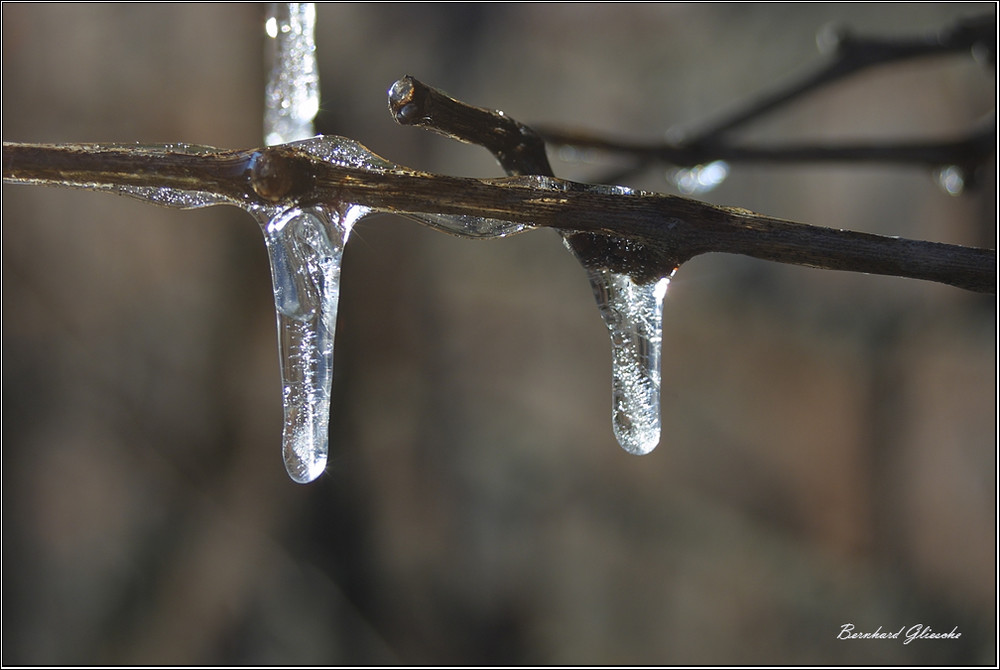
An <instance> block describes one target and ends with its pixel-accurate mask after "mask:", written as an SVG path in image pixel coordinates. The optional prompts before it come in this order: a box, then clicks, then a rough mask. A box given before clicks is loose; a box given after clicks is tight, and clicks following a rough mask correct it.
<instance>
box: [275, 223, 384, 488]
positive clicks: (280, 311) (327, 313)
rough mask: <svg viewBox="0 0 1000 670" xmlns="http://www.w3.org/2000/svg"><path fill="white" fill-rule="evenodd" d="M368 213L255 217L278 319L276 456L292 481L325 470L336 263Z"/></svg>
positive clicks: (336, 296)
mask: <svg viewBox="0 0 1000 670" xmlns="http://www.w3.org/2000/svg"><path fill="white" fill-rule="evenodd" d="M368 211H369V210H368V209H366V208H364V207H360V206H356V205H341V206H340V207H339V208H330V207H325V206H324V207H310V208H306V209H299V208H297V207H293V208H291V209H288V210H286V211H284V212H279V213H277V214H275V213H273V212H271V211H266V210H262V211H261V212H260V213H258V220H259V221H260V222H261V225H262V227H263V228H264V234H265V237H266V239H267V250H268V255H269V257H270V259H271V277H272V280H273V283H274V304H275V308H276V311H277V317H278V346H279V353H280V361H281V379H282V402H283V405H284V414H285V420H284V428H283V435H282V456H283V458H284V462H285V469H286V470H287V471H288V474H289V476H290V477H291V478H292V479H293V480H295V481H296V482H300V483H305V482H311V481H312V480H314V479H316V478H317V477H319V476H320V475H321V474H322V473H323V471H324V469H325V468H326V460H327V454H328V451H329V421H330V392H331V389H332V385H333V342H334V335H335V332H336V325H337V304H338V301H339V299H340V268H341V260H342V258H343V253H344V246H345V245H346V244H347V238H348V236H349V235H350V233H351V229H352V228H353V227H354V224H355V223H356V222H357V221H358V220H359V219H361V218H362V217H363V216H364V215H365V214H367V213H368Z"/></svg>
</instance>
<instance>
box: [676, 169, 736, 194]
mask: <svg viewBox="0 0 1000 670" xmlns="http://www.w3.org/2000/svg"><path fill="white" fill-rule="evenodd" d="M728 176H729V163H727V162H726V161H712V162H711V163H707V164H705V165H695V166H694V167H690V168H674V169H671V170H668V171H667V181H669V182H670V183H672V184H673V185H674V186H676V187H677V190H678V191H680V192H681V193H684V194H685V195H699V194H702V193H708V192H709V191H712V190H714V189H715V188H716V187H717V186H719V184H721V183H722V182H724V181H725V180H726V177H728Z"/></svg>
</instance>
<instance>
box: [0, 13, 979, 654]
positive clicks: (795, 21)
mask: <svg viewBox="0 0 1000 670" xmlns="http://www.w3.org/2000/svg"><path fill="white" fill-rule="evenodd" d="M2 11H3V23H2V33H3V64H2V67H3V71H2V73H3V82H2V87H3V101H2V108H3V119H2V135H3V139H4V140H6V141H23V142H67V141H108V142H113V141H119V142H133V141H142V142H149V143H155V142H174V141H185V142H192V143H201V144H210V145H214V146H220V147H228V148H237V147H250V146H258V145H260V144H261V118H262V112H261V109H262V101H263V85H264V79H265V63H264V56H263V44H264V39H263V31H262V24H263V18H264V7H263V6H262V5H225V6H222V5H200V4H199V5H185V4H177V5H169V6H168V5H156V4H154V5H141V6H140V5H57V6H49V5H40V4H29V5H25V4H14V5H11V4H7V3H5V4H4V5H3V8H2ZM984 12H985V13H990V14H993V13H995V5H993V4H992V3H987V4H961V3H947V4H944V3H941V4H893V5H877V4H852V5H821V4H812V3H810V4H800V5H796V4H793V5H781V6H778V5H756V4H747V5H713V4H709V5H657V4H643V5H628V4H617V3H616V4H613V5H519V4H515V5H507V4H501V5H491V4H485V5H430V6H429V5H405V6H397V5H389V6H383V5H378V4H375V5H322V6H320V7H319V9H318V22H319V31H318V38H317V39H318V49H319V56H320V59H321V64H320V67H321V83H322V92H323V107H322V112H321V116H320V119H319V128H320V130H321V131H322V132H324V133H335V134H340V135H345V136H349V137H352V138H354V139H356V140H358V141H360V142H362V143H364V144H366V145H367V146H369V147H370V148H372V149H373V150H374V151H376V152H377V153H379V154H381V155H383V156H386V157H387V158H389V159H391V160H393V161H395V162H397V163H400V164H403V165H408V166H411V167H415V168H419V169H424V170H429V171H436V172H442V173H447V174H455V175H467V176H483V177H486V176H498V175H500V174H501V172H500V169H499V168H498V167H497V165H496V164H495V162H494V161H493V159H492V158H491V157H490V156H489V155H488V154H486V152H485V151H483V150H481V149H478V148H476V147H468V146H462V145H459V144H457V143H454V142H451V141H449V140H447V139H445V138H442V137H438V136H436V135H433V134H429V133H426V132H423V131H420V130H416V129H412V128H401V127H397V126H396V125H395V124H394V123H393V122H392V120H391V119H390V117H389V114H388V112H387V110H386V93H385V92H386V90H387V89H388V87H389V86H390V85H391V84H392V82H393V81H394V80H395V79H397V78H398V77H400V76H402V75H404V74H412V75H414V76H416V77H417V78H419V79H421V80H423V81H425V82H427V83H429V84H432V85H434V86H437V87H439V88H443V89H445V90H446V91H448V92H449V93H451V94H452V95H454V96H456V97H459V98H461V99H463V100H466V101H468V102H470V103H473V104H478V105H482V106H489V107H495V108H501V109H503V110H505V111H506V112H507V113H508V114H510V115H512V116H514V117H515V118H518V119H520V120H523V121H525V122H528V123H531V122H537V123H546V124H549V125H561V126H572V127H583V128H589V129H593V130H597V131H602V132H606V133H608V134H611V135H614V136H620V137H626V138H631V139H639V140H641V139H646V140H649V141H657V140H659V139H660V138H662V137H663V136H664V133H665V132H666V131H668V130H669V129H671V128H677V127H681V128H684V127H694V126H696V125H697V124H698V123H699V122H704V121H707V120H708V119H711V118H712V117H713V114H718V113H720V112H722V111H724V110H726V109H729V108H732V107H733V106H735V105H739V104H740V103H741V102H742V101H745V100H747V99H748V98H750V97H752V96H753V95H754V94H755V93H756V92H759V91H761V90H763V89H766V88H768V87H771V86H774V85H776V84H778V83H780V82H782V81H787V80H788V79H789V78H791V77H794V76H796V75H799V74H802V73H804V72H807V71H809V70H810V69H811V68H813V67H818V65H819V64H820V63H821V62H822V56H821V55H820V54H819V53H818V51H817V48H816V35H817V31H818V30H820V29H821V28H822V27H823V26H826V25H828V24H830V23H831V22H836V23H840V24H843V25H846V26H849V27H851V28H855V29H857V30H858V31H859V32H863V33H866V34H885V35H902V34H908V33H913V32H919V33H922V32H925V31H932V30H935V29H938V28H940V27H942V26H944V25H946V24H947V23H948V22H950V21H952V20H954V19H956V18H957V17H960V16H968V15H970V14H976V13H984ZM995 95H996V87H995V70H994V69H992V68H990V67H989V66H985V65H983V64H980V63H977V62H976V61H975V60H973V59H972V58H969V57H951V58H944V59H936V60H927V61H913V62H909V63H904V64H898V65H893V66H888V67H884V68H880V69H877V70H872V71H870V72H869V73H866V74H864V75H862V76H859V77H857V78H855V79H852V80H847V81H844V82H842V83H838V84H836V85H833V86H830V87H828V88H827V89H825V90H823V91H821V92H818V93H816V94H815V95H812V96H811V97H809V98H807V99H804V100H802V101H801V102H800V103H799V104H797V105H795V106H794V107H793V108H789V109H788V110H787V111H785V112H782V113H781V114H777V115H775V116H774V117H773V118H768V119H767V120H766V121H761V122H760V123H757V124H755V125H754V126H753V127H750V128H748V129H747V130H746V132H744V133H741V135H740V136H741V137H743V138H745V139H746V140H747V141H751V140H752V141H755V142H761V143H776V142H779V141H781V140H792V139H796V140H805V139H813V140H816V141H836V140H848V139H877V138H882V139H886V140H888V139H901V138H911V137H927V138H934V137H947V136H951V135H953V134H958V133H960V132H962V131H964V130H965V129H967V128H969V127H971V125H972V124H974V123H975V122H977V121H978V120H979V119H981V118H982V117H983V116H984V115H987V114H989V113H990V112H991V111H992V110H993V109H994V105H995ZM552 158H553V165H554V169H555V170H556V173H557V174H558V175H559V176H563V177H568V178H575V179H580V180H586V179H588V178H592V176H593V175H596V174H600V173H602V171H604V170H605V169H606V167H607V164H605V163H602V162H601V161H602V160H603V157H601V156H597V155H588V156H576V157H575V158H574V159H573V160H568V161H567V160H562V158H561V155H560V154H558V153H553V155H552ZM570 158H573V157H570ZM581 159H583V160H581ZM588 161H591V162H588ZM629 183H630V185H632V186H635V187H639V188H644V189H648V190H657V191H666V192H669V191H670V190H671V188H672V187H671V185H670V184H669V183H668V182H667V181H665V180H664V178H663V172H662V171H651V172H649V173H647V174H645V175H643V176H641V177H639V178H636V179H634V180H632V181H631V182H629ZM979 184H980V185H979V188H978V189H976V190H972V191H970V192H967V193H966V194H964V195H962V196H961V197H953V196H950V195H948V194H946V193H945V192H944V191H943V190H942V189H940V188H939V187H938V186H937V184H936V183H935V181H934V179H933V175H932V174H931V171H929V170H927V169H925V168H920V167H913V168H900V167H891V168H889V167H883V166H836V167H830V166H789V167H753V166H744V165H738V166H734V168H733V170H732V173H731V175H730V177H729V179H728V180H727V181H726V182H725V183H724V184H722V185H721V186H720V187H719V188H718V189H717V190H715V191H713V192H712V193H710V194H707V195H705V196H703V198H704V199H706V200H709V201H711V202H716V203H720V204H726V205H734V206H740V207H746V208H749V209H753V210H756V211H760V212H763V213H766V214H770V215H774V216H778V217H783V218H789V219H793V220H798V221H806V222H810V223H815V224H821V225H826V226H831V227H835V228H851V229H856V230H864V231H869V232H876V233H882V234H887V235H901V236H906V237H913V238H919V239H932V240H936V241H942V242H952V243H960V244H969V245H978V246H988V247H992V248H995V246H996V226H995V221H996V208H995V203H996V171H995V167H994V166H992V165H991V166H987V168H986V169H985V171H984V173H983V174H982V175H980V179H979ZM2 209H3V230H2V233H3V580H4V581H3V614H4V616H3V662H4V664H10V663H16V664H27V663H44V664H50V663H52V664H62V663H70V664H87V663H138V664H158V663H191V664H197V663H225V664H230V663H244V662H246V663H257V664H272V663H276V664H296V663H390V664H391V663H493V662H507V663H723V664H730V663H732V664H735V663H824V664H834V663H928V662H929V663H962V664H971V663H984V664H995V663H996V662H997V658H996V625H997V623H996V549H995V547H996V540H997V537H996V484H997V481H996V450H995V446H996V369H997V368H996V365H997V361H996V299H995V296H980V295H976V294H972V293H969V292H966V291H962V290H959V289H954V288H950V287H946V286H940V285H936V284H932V283H928V282H920V281H914V280H903V279H897V278H888V277H875V276H864V275H855V274H847V273H837V272H824V271H818V270H809V269H804V268H795V267H786V266H779V265H776V264H769V263H765V262H761V261H756V260H752V259H746V258H742V257H736V256H725V255H711V256H703V257H699V258H696V259H694V260H692V261H690V262H689V263H687V264H686V265H685V266H684V267H682V268H681V270H680V271H679V272H678V273H677V275H676V277H675V279H674V281H673V282H672V284H671V286H670V290H669V291H668V294H667V297H666V304H665V327H664V337H663V348H664V352H663V378H664V390H663V425H664V431H663V440H662V443H661V445H660V446H659V447H658V448H657V449H656V450H655V451H654V452H653V453H652V454H651V455H648V456H643V457H635V456H630V455H628V454H627V453H625V452H624V451H622V450H621V449H620V448H619V447H618V446H617V444H616V442H615V440H614V437H613V435H612V432H611V424H610V352H609V342H608V338H607V333H606V329H605V327H604V325H603V323H602V322H601V319H600V317H599V315H598V312H597V310H596V309H595V305H594V304H593V297H592V295H591V292H590V288H589V286H588V284H587V282H586V279H585V276H584V273H583V271H582V269H581V268H580V267H579V266H578V265H577V264H576V262H575V261H574V259H573V258H572V257H571V255H570V254H569V253H567V252H566V251H565V250H564V249H563V248H562V246H561V244H560V243H559V241H558V238H557V236H556V235H555V234H554V233H552V232H551V231H537V232H531V233H528V234H524V235H520V236H516V237H514V238H510V239H507V240H501V241H492V242H476V241H469V240H462V239H457V238H451V237H449V236H446V235H442V234H440V233H437V232H434V231H431V230H428V229H425V228H422V227H420V226H419V225H417V224H415V223H412V222H409V221H407V220H404V219H400V218H397V217H392V216H381V217H377V218H372V219H368V220H366V221H365V222H363V223H362V224H361V225H360V226H359V227H358V228H356V229H355V232H354V234H353V236H352V238H351V241H350V244H349V245H348V249H347V253H346V255H345V267H344V273H343V285H342V291H343V292H342V301H341V307H340V319H339V325H338V331H337V345H336V346H337V348H336V376H335V382H334V399H333V409H332V419H331V462H330V468H329V472H328V473H327V474H326V475H325V476H324V477H323V478H322V479H321V480H320V481H318V482H316V483H313V484H310V485H307V486H301V485H297V484H294V483H292V482H291V481H290V480H289V479H288V478H287V476H286V475H285V473H284V469H283V467H282V463H281V458H280V430H281V406H280V388H279V387H280V383H279V376H278V360H277V352H276V346H275V343H276V334H275V325H274V315H273V303H272V298H271V288H270V278H269V271H268V266H267V257H266V253H265V248H264V244H263V239H262V235H261V233H260V231H259V230H258V228H257V226H256V225H255V224H254V223H253V222H252V221H251V219H250V218H249V217H248V216H246V215H245V214H243V213H242V212H239V211H237V210H234V209H230V208H219V207H216V208H210V209H206V210H199V211H190V212H183V211H174V210H168V209H160V208H157V207H153V206H151V205H147V204H143V203H140V202H134V201H131V200H128V199H124V198H115V197H111V196H108V195H105V194H95V193H88V192H82V191H68V190H59V189H52V188H41V187H27V186H11V185H4V186H3V208H2ZM846 623H853V624H854V625H855V626H856V629H857V630H859V631H874V630H875V629H876V628H878V627H879V626H881V627H882V629H883V630H898V629H899V628H900V627H904V626H905V627H907V628H909V627H910V626H913V625H917V624H924V625H929V626H931V627H932V628H933V629H934V630H935V631H951V630H952V629H953V628H954V627H956V626H957V627H958V629H959V631H960V632H961V634H962V636H961V638H960V639H958V640H951V641H940V640H938V641H929V640H924V641H918V642H914V643H912V644H909V645H904V644H902V641H842V640H837V639H836V636H837V634H838V632H840V630H841V626H842V625H844V624H846Z"/></svg>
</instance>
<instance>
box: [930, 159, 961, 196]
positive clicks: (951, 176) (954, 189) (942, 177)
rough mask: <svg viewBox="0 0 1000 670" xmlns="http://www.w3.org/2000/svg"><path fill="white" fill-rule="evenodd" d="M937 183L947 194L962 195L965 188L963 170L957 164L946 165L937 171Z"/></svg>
mask: <svg viewBox="0 0 1000 670" xmlns="http://www.w3.org/2000/svg"><path fill="white" fill-rule="evenodd" d="M936 178H937V183H938V186H940V187H941V188H942V189H943V190H944V192H945V193H947V194H948V195H956V196H957V195H962V192H963V191H964V190H965V171H964V170H963V169H962V168H960V167H958V166H957V165H948V166H946V167H943V168H941V169H939V170H938V171H937V175H936Z"/></svg>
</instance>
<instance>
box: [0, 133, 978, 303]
mask: <svg viewBox="0 0 1000 670" xmlns="http://www.w3.org/2000/svg"><path fill="white" fill-rule="evenodd" d="M326 139H327V141H334V142H336V141H337V139H336V138H326ZM307 142H309V140H307ZM345 142H349V140H345ZM352 144H353V143H352ZM353 146H355V147H360V145H356V144H354V145H353ZM360 150H361V151H365V150H364V149H363V148H361V149H360ZM367 155H371V156H374V155H373V154H367ZM375 158H377V157H375ZM373 164H375V165H377V163H373ZM382 165H383V166H384V165H391V163H388V162H387V161H384V160H383V161H382ZM265 168H266V169H265ZM3 178H4V181H6V182H16V183H35V184H50V185H57V186H72V187H78V188H91V189H94V188H96V189H101V190H112V191H117V192H121V193H123V194H124V195H135V194H134V193H132V192H129V191H128V189H124V188H122V187H123V186H125V187H143V188H148V189H180V190H187V191H191V190H197V191H199V192H206V191H208V192H211V193H214V194H215V195H216V196H217V198H218V199H217V200H216V202H227V203H230V204H234V205H238V206H245V207H249V206H262V207H263V206H268V205H274V204H276V203H286V204H287V205H288V206H291V205H292V204H298V205H300V206H308V205H311V204H316V203H323V202H327V203H330V202H352V203H355V204H357V205H361V206H365V207H370V208H373V209H377V210H380V211H386V212H396V213H400V214H439V215H454V216H468V217H482V218H486V219H491V220H498V221H508V222H512V223H515V224H523V225H526V226H547V227H553V228H562V229H570V230H574V231H579V232H594V233H604V234H608V235H615V236H618V237H621V238H625V239H628V240H634V241H635V242H637V243H641V244H643V245H645V246H646V247H648V249H649V254H648V256H647V257H644V258H634V257H632V255H631V254H630V253H628V250H627V249H623V250H622V252H621V253H620V254H619V255H616V256H615V257H611V258H608V259H607V263H608V266H609V267H610V268H612V269H618V270H624V271H627V272H628V273H629V274H632V275H633V276H637V277H642V276H646V277H661V276H666V275H669V273H670V272H671V271H672V270H673V268H675V267H676V266H677V265H679V264H680V263H682V262H684V261H686V260H687V259H689V258H692V257H694V256H697V255H699V254H704V253H709V252H723V253H734V254H743V255H747V256H752V257H755V258H760V259H763V260H769V261H775V262H779V263H791V264H796V265H806V266H810V267H816V268H823V269H828V270H846V271H852V272H866V273H871V274H883V275H895V276H900V277H909V278H914V279H926V280H930V281H936V282H941V283H944V284H950V285H952V286H957V287H960V288H965V289H969V290H972V291H979V292H983V293H994V292H995V291H996V251H995V250H988V249H978V248H971V247H963V246H957V245H951V244H941V243H937V242H925V241H917V240H908V239H903V238H896V237H883V236H880V235H872V234H869V233H861V232H854V231H849V230H835V229H831V228H823V227H818V226H812V225H807V224H802V223H795V222H792V221H787V220H782V219H776V218H773V217H769V216H765V215H762V214H757V213H755V212H751V211H749V210H745V209H739V208H730V207H718V206H714V205H709V204H706V203H703V202H699V201H697V200H692V199H689V198H683V197H679V196H672V195H663V194H657V193H645V192H635V193H631V194H610V193H597V192H592V191H587V190H576V189H574V188H573V186H572V182H566V181H563V180H559V179H553V178H540V177H505V178H499V179H472V178H465V177H451V176H444V175H435V174H429V173H425V172H418V171H415V170H409V169H406V168H401V167H396V166H392V167H391V168H389V167H378V166H376V167H356V166H353V165H349V164H346V163H344V162H343V161H342V162H340V163H338V162H333V161H330V160H321V159H320V158H318V157H316V156H314V155H312V154H311V153H309V152H308V151H305V150H303V148H302V147H300V146H299V145H298V144H290V145H281V146H278V147H268V148H265V149H250V150H244V151H218V150H217V151H211V150H207V149H205V148H199V149H197V150H188V149H184V148H177V147H171V148H168V149H160V150H156V151H154V150H148V149H147V150H136V149H135V148H129V147H116V148H108V147H106V146H105V147H102V146H98V145H69V146H53V145H32V144H14V143H6V142H5V143H4V147H3ZM147 199H152V198H149V197H147ZM160 204H171V203H169V202H163V201H160ZM204 204H209V203H202V204H193V205H187V206H203V205H204ZM425 223H426V221H425ZM438 227H439V228H441V229H443V230H445V231H446V232H450V233H453V234H459V235H461V234H463V232H462V230H460V229H459V228H455V227H449V226H447V225H440V226H438ZM510 232H511V231H509V230H507V231H506V232H504V233H503V234H509V233H510ZM478 236H483V235H482V234H480V235H478Z"/></svg>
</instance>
